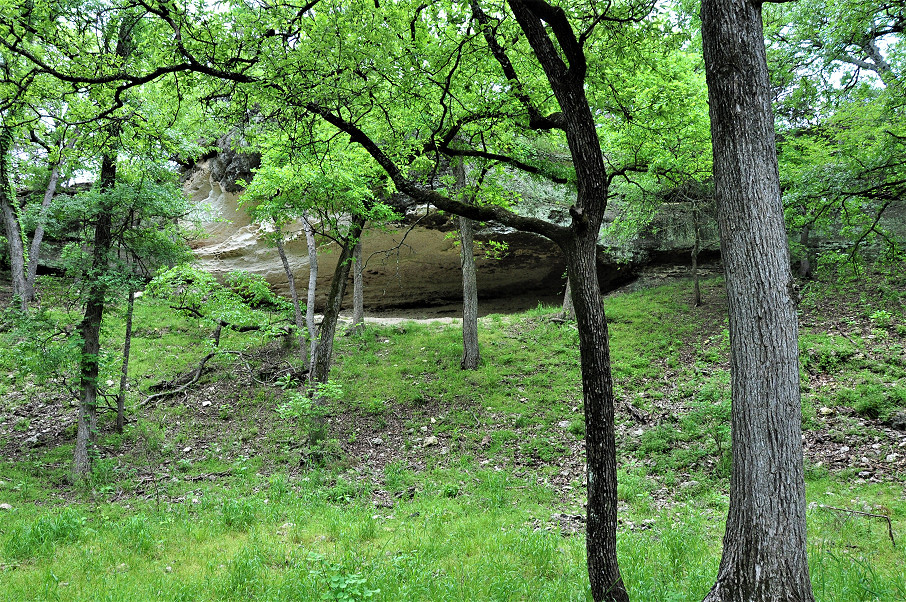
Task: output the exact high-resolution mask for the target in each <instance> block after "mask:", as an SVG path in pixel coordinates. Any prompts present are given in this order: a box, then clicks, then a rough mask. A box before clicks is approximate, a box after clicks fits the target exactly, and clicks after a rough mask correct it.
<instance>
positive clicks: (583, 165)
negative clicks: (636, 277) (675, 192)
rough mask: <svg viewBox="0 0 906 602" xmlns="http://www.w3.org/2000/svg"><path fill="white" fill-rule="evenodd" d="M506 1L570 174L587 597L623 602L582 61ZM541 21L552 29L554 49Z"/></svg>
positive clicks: (544, 9)
mask: <svg viewBox="0 0 906 602" xmlns="http://www.w3.org/2000/svg"><path fill="white" fill-rule="evenodd" d="M509 4H510V7H511V8H512V10H513V13H514V15H515V17H516V20H517V21H518V22H519V26H520V27H521V28H522V30H523V31H524V32H525V34H526V37H527V39H528V41H529V43H530V44H531V46H532V49H533V50H534V52H535V56H536V57H537V59H538V62H539V63H540V64H541V66H542V68H543V69H544V72H545V75H546V76H547V79H548V81H549V82H550V84H551V89H552V90H553V92H554V96H555V97H556V99H557V102H558V103H559V105H560V110H561V111H562V117H561V119H562V125H563V130H564V132H565V133H566V140H567V143H568V145H569V150H570V155H571V156H572V160H573V164H574V166H575V169H576V189H577V192H576V204H575V205H573V206H572V207H570V215H571V216H572V222H571V224H570V228H569V235H568V236H566V237H563V238H559V240H558V242H559V243H560V245H561V247H562V248H563V250H564V252H565V254H566V265H567V272H568V273H569V281H570V285H571V288H572V297H573V306H574V307H575V310H576V323H577V326H578V330H579V351H580V357H581V361H582V392H583V397H584V402H585V449H586V454H587V462H588V468H587V471H588V474H587V476H588V521H587V527H586V529H587V535H586V548H587V552H588V575H589V580H590V583H591V593H592V597H593V598H594V600H595V601H596V602H600V601H602V600H607V601H613V602H628V600H629V594H628V593H627V591H626V588H625V586H624V585H623V578H622V576H621V575H620V568H619V565H618V564H617V546H616V544H617V538H616V533H617V465H616V435H615V432H614V422H613V420H614V397H613V395H614V394H613V377H612V375H611V370H610V344H609V341H608V333H607V320H606V317H605V315H604V300H603V297H602V295H601V289H600V286H599V285H598V271H597V265H596V260H597V239H598V232H599V231H600V229H601V222H602V221H603V219H604V210H605V209H606V207H607V194H608V183H609V182H608V179H607V169H606V167H605V165H604V159H603V153H602V152H601V143H600V140H599V139H598V132H597V129H596V127H595V122H594V118H593V116H592V113H591V109H590V107H589V104H588V99H587V97H586V95H585V75H586V72H587V63H586V60H585V55H584V51H583V49H582V45H581V44H580V43H579V42H578V40H577V39H576V37H575V33H574V32H573V30H572V26H571V25H570V23H569V20H568V19H567V17H566V14H565V12H564V11H563V9H562V8H559V7H554V6H551V5H549V4H548V3H546V2H538V1H535V0H532V1H517V0H509ZM545 24H547V25H548V26H550V29H551V30H552V31H553V33H554V35H555V37H556V40H557V44H556V45H555V44H554V40H552V39H551V37H550V36H549V34H548V27H547V26H546V25H545ZM558 46H559V48H558ZM561 49H562V53H563V54H562V55H561ZM562 56H565V57H566V60H567V63H568V64H567V63H564V60H563V58H561V57H562Z"/></svg>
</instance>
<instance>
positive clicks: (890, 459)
mask: <svg viewBox="0 0 906 602" xmlns="http://www.w3.org/2000/svg"><path fill="white" fill-rule="evenodd" d="M899 457H900V454H898V453H896V452H894V453H892V454H890V455H888V456H887V457H886V458H884V459H885V460H887V461H888V462H896V461H897V458H899Z"/></svg>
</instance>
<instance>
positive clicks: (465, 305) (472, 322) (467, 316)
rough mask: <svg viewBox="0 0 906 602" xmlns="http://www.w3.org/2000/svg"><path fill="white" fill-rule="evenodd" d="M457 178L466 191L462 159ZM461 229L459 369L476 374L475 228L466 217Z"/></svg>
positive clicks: (456, 168) (456, 167)
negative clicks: (460, 354) (460, 349)
mask: <svg viewBox="0 0 906 602" xmlns="http://www.w3.org/2000/svg"><path fill="white" fill-rule="evenodd" d="M453 173H454V175H455V176H456V189H457V190H458V191H460V193H461V196H462V197H463V201H467V199H465V198H464V197H465V195H464V194H462V191H464V190H465V187H466V167H465V165H464V164H463V161H462V159H460V160H458V161H456V162H455V163H454V164H453ZM457 221H458V225H459V243H460V244H459V260H460V267H461V268H462V360H460V362H459V367H460V368H462V369H463V370H477V369H478V364H479V362H480V361H481V349H480V348H479V347H478V277H477V274H476V271H475V237H474V231H475V227H474V224H473V222H472V220H470V219H469V218H467V217H462V216H460V217H459V219H458V220H457Z"/></svg>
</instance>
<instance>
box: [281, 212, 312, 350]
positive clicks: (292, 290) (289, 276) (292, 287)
mask: <svg viewBox="0 0 906 602" xmlns="http://www.w3.org/2000/svg"><path fill="white" fill-rule="evenodd" d="M276 228H277V232H276V234H277V239H276V240H277V253H279V254H280V261H281V263H283V272H284V273H285V274H286V280H287V282H289V294H290V297H292V300H293V316H294V317H295V320H296V328H297V329H298V330H299V356H300V357H301V358H302V365H305V360H306V359H307V354H306V353H305V325H304V324H303V322H302V308H301V307H300V305H299V294H298V292H297V291H296V278H295V276H293V271H292V269H290V267H289V259H287V257H286V250H285V249H284V248H283V233H282V232H281V231H280V226H277V227H276Z"/></svg>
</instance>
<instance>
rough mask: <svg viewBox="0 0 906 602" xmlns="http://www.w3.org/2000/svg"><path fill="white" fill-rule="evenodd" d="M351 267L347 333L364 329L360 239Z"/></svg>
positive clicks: (363, 290)
mask: <svg viewBox="0 0 906 602" xmlns="http://www.w3.org/2000/svg"><path fill="white" fill-rule="evenodd" d="M353 261H355V263H354V264H353V266H352V325H351V326H350V327H349V332H351V333H352V332H358V331H360V330H361V329H363V328H364V327H365V285H364V282H363V281H362V276H363V271H364V269H365V265H364V264H363V263H362V237H361V236H359V242H357V243H356V245H355V250H354V252H353Z"/></svg>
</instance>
